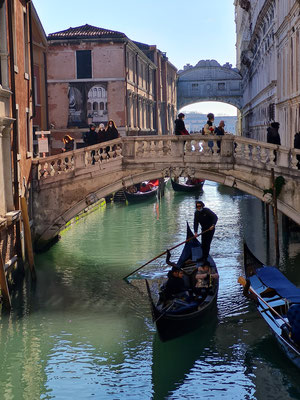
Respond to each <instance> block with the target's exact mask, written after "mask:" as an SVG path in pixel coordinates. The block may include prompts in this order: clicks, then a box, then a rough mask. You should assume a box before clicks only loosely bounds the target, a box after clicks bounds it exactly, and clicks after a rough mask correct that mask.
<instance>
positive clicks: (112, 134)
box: [106, 119, 119, 140]
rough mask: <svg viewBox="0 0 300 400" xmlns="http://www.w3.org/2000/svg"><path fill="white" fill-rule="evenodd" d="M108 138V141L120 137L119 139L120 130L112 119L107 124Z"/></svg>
mask: <svg viewBox="0 0 300 400" xmlns="http://www.w3.org/2000/svg"><path fill="white" fill-rule="evenodd" d="M106 137H107V139H106V140H113V139H118V137H119V132H118V129H117V127H116V124H115V123H114V121H113V120H112V119H110V120H109V121H108V123H107V127H106Z"/></svg>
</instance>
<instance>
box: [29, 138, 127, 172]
mask: <svg viewBox="0 0 300 400" xmlns="http://www.w3.org/2000/svg"><path fill="white" fill-rule="evenodd" d="M122 146H123V142H122V140H121V139H115V140H111V141H109V142H105V143H99V144H96V145H93V146H89V147H85V148H83V149H78V150H74V151H68V152H65V153H61V154H57V155H55V156H50V157H45V158H39V159H35V160H33V164H34V165H35V166H36V170H37V179H39V180H45V179H49V178H51V177H57V176H60V175H63V174H67V173H73V174H74V173H76V171H79V170H83V169H87V168H91V167H94V166H97V167H98V168H99V167H104V166H108V165H109V164H111V163H113V162H114V163H115V162H116V161H117V160H119V161H120V162H121V159H122V157H123V156H122Z"/></svg>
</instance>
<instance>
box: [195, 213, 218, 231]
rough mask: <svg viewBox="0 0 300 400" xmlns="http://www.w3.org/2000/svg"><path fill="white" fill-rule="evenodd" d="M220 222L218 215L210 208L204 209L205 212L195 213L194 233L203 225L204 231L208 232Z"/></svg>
mask: <svg viewBox="0 0 300 400" xmlns="http://www.w3.org/2000/svg"><path fill="white" fill-rule="evenodd" d="M217 221H218V217H217V215H216V214H215V213H214V212H213V211H211V210H210V209H209V208H206V207H205V208H203V210H201V211H198V210H196V211H195V215H194V232H198V225H199V224H200V225H201V229H202V231H206V230H207V229H208V228H210V227H211V226H212V225H216V223H217Z"/></svg>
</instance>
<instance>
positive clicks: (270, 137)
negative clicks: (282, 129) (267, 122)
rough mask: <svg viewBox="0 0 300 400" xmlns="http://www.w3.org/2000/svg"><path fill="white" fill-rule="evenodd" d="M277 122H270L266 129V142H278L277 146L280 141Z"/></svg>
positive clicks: (275, 156)
mask: <svg viewBox="0 0 300 400" xmlns="http://www.w3.org/2000/svg"><path fill="white" fill-rule="evenodd" d="M279 126H280V124H279V122H272V123H271V127H269V128H268V129H267V132H268V133H267V143H272V144H278V145H279V146H280V145H281V141H280V135H279V132H278V131H279ZM273 153H274V163H276V160H277V151H276V150H274V151H273Z"/></svg>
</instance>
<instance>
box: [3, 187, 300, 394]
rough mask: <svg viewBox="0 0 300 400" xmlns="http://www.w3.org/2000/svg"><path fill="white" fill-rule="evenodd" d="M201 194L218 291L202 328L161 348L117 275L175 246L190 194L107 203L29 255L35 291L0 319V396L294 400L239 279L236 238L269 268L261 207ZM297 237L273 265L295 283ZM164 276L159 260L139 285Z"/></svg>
mask: <svg viewBox="0 0 300 400" xmlns="http://www.w3.org/2000/svg"><path fill="white" fill-rule="evenodd" d="M200 197H201V199H202V200H203V201H204V202H205V203H206V206H208V207H209V208H211V209H213V210H214V211H215V212H216V213H217V214H218V216H219V221H218V224H217V229H216V234H215V238H214V241H213V244H212V249H211V253H212V255H213V257H214V259H215V261H216V263H217V266H218V270H219V274H220V291H219V297H218V304H217V312H216V313H215V314H213V315H211V318H210V319H209V320H208V321H207V324H206V325H205V326H203V327H202V328H199V329H198V330H196V331H194V332H192V333H190V334H188V335H186V336H184V337H182V338H178V339H175V340H173V341H170V342H167V343H161V342H160V340H159V339H158V337H157V334H156V332H155V329H154V327H153V324H152V320H151V314H150V307H149V304H148V300H147V298H146V297H145V295H144V291H143V290H142V291H141V290H139V286H140V285H132V284H128V283H126V282H125V281H124V280H123V279H122V278H123V277H124V276H125V275H127V274H128V273H130V272H131V271H133V270H135V269H136V268H138V267H139V266H140V265H142V264H143V263H144V262H146V261H148V260H149V259H151V258H153V257H154V256H156V255H157V254H159V253H161V252H163V251H164V250H166V249H167V248H168V247H172V246H174V245H175V244H176V243H178V242H180V241H183V240H184V239H185V228H186V221H189V222H190V223H191V224H192V221H193V213H194V207H195V197H193V196H190V195H189V196H186V195H182V194H181V195H180V194H175V193H174V192H173V191H172V190H171V189H170V187H169V188H168V190H167V191H166V195H165V197H164V198H163V199H162V201H161V202H160V203H159V204H158V203H155V202H152V203H151V202H150V203H146V204H138V205H129V206H126V205H125V204H108V205H107V206H106V207H104V208H102V209H99V210H98V211H96V212H94V213H92V214H90V215H88V216H87V217H86V218H85V219H82V220H80V221H79V222H78V223H77V224H74V225H72V226H71V227H70V228H69V229H68V230H67V231H65V232H64V233H63V234H62V237H61V240H60V241H59V242H58V243H57V244H55V245H54V246H53V247H52V248H51V249H50V250H49V251H48V252H47V253H44V254H40V255H37V256H36V266H37V276H38V278H37V283H36V285H33V284H31V283H30V282H29V281H26V282H25V283H24V285H23V288H22V290H20V291H19V292H17V293H16V294H15V296H14V299H13V304H14V307H13V311H12V312H11V314H10V315H5V314H2V315H1V316H0V360H1V364H0V399H1V400H12V399H16V400H20V399H26V400H35V399H59V400H63V399H71V398H74V399H101V400H102V399H113V400H117V399H129V400H135V399H137V400H144V399H145V400H147V399H157V400H160V399H178V400H181V399H189V400H190V399H228V400H229V399H230V400H233V399H236V400H242V399H247V400H250V399H251V400H252V399H253V400H269V399H270V400H273V399H274V400H275V399H276V400H281V399H282V400H286V399H300V385H299V371H298V370H297V369H296V367H295V366H294V365H293V364H292V363H291V362H290V361H289V360H288V359H287V358H286V357H285V356H284V355H283V353H282V352H281V350H280V349H279V348H278V345H277V342H276V341H275V339H274V338H273V337H272V335H271V334H270V332H269V331H268V329H267V327H266V325H265V324H264V322H263V321H262V320H261V319H260V317H259V316H258V314H257V313H256V311H255V308H254V306H253V305H252V304H250V303H249V301H248V300H247V299H245V298H244V297H243V295H242V291H241V287H240V286H239V284H238V283H237V279H238V277H239V276H240V275H242V274H243V254H242V245H243V240H244V238H245V239H246V240H247V242H248V244H249V247H250V248H251V249H252V250H253V252H254V253H255V254H256V255H257V257H258V258H261V259H262V260H263V261H265V262H266V260H268V262H271V263H272V262H273V261H274V252H273V249H274V246H273V241H272V238H271V240H270V245H269V247H268V246H267V242H266V235H265V227H264V212H263V207H262V205H261V203H260V202H259V201H258V200H257V199H255V198H253V197H252V196H248V195H245V194H242V193H241V192H238V191H236V190H233V189H229V188H225V187H223V186H220V185H218V184H216V183H213V182H206V184H205V186H204V193H203V194H202V195H201V196H200ZM297 235H299V233H298V234H297V233H293V232H291V234H290V235H283V236H281V241H280V243H281V260H280V269H281V270H282V271H283V272H284V273H285V274H286V275H287V276H288V278H289V279H291V280H292V281H293V282H294V283H295V284H297V285H300V268H299V267H300V246H299V244H297V242H298V243H299V237H298V238H297ZM268 248H269V250H267V249H268ZM180 252H181V248H178V249H176V250H174V252H173V253H172V260H176V257H177V256H178V255H179V254H180ZM164 270H165V271H167V269H166V268H165V264H164V259H159V260H157V262H155V263H152V264H150V265H149V266H148V267H146V268H145V270H142V272H141V275H139V274H137V278H141V277H142V276H145V275H146V276H147V277H149V276H150V277H151V276H152V275H154V274H157V273H158V272H161V271H164ZM138 283H139V284H141V285H142V284H143V283H142V281H139V282H138Z"/></svg>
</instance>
